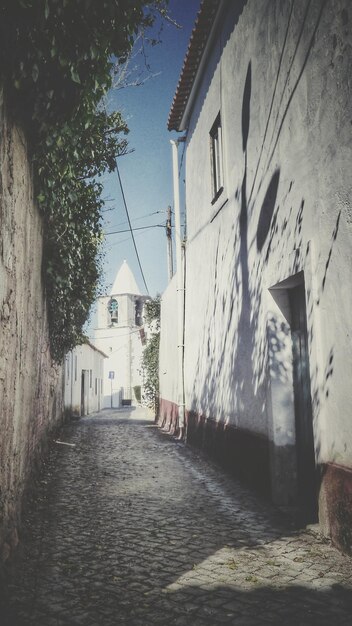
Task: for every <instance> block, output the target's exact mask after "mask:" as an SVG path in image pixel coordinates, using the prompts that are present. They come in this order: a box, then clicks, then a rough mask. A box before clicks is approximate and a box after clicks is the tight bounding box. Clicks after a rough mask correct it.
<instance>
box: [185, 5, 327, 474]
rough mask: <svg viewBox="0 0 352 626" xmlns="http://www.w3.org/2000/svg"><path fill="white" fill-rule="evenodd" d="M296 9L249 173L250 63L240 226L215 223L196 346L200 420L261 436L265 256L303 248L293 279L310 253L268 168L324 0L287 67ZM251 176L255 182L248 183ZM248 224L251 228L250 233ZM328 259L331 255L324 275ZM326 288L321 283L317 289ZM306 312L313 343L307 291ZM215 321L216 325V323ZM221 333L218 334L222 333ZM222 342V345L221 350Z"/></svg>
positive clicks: (277, 175)
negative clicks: (209, 284) (207, 294)
mask: <svg viewBox="0 0 352 626" xmlns="http://www.w3.org/2000/svg"><path fill="white" fill-rule="evenodd" d="M294 5H295V0H292V3H291V5H290V12H289V16H288V21H287V26H286V31H285V37H284V42H283V46H282V50H281V54H280V59H279V66H278V71H277V76H276V80H275V83H274V86H273V92H272V97H271V100H270V104H269V112H268V118H267V121H266V125H265V129H264V135H263V139H262V142H261V146H260V149H259V154H258V157H257V161H256V163H255V167H254V168H249V167H248V158H249V157H248V144H249V142H250V125H251V99H252V64H251V61H249V64H248V67H247V73H246V78H245V82H244V90H243V97H242V113H241V120H242V150H243V162H244V173H243V179H242V183H241V185H240V186H239V188H238V189H237V191H236V193H235V198H236V199H237V201H238V203H239V218H238V223H237V224H236V223H234V224H233V227H232V230H231V232H226V233H225V234H224V233H222V232H221V225H219V229H218V235H217V242H216V244H215V248H216V254H215V259H214V261H215V268H214V290H215V293H214V298H211V301H212V303H213V304H210V299H209V300H208V305H207V310H206V311H205V316H204V318H205V320H206V324H205V325H204V326H203V327H202V339H201V342H202V346H203V347H205V346H206V351H205V350H204V353H202V349H201V350H200V352H199V355H198V362H197V368H196V379H197V380H198V379H200V380H201V381H202V387H201V397H200V406H201V407H202V410H203V411H204V413H205V414H207V415H208V416H210V417H211V416H213V417H216V418H217V419H220V420H226V419H227V415H226V410H224V409H222V408H221V407H224V406H225V407H231V409H230V410H231V412H232V420H231V421H232V424H233V425H235V426H236V425H237V426H240V425H242V426H243V425H244V424H246V425H250V424H251V423H252V422H253V418H254V417H256V416H257V417H258V418H259V420H260V419H262V420H263V429H262V430H263V431H265V424H266V422H267V394H268V389H267V384H268V377H267V376H266V370H267V367H268V352H269V350H270V346H268V344H267V340H266V339H267V338H266V331H265V329H264V328H263V316H262V315H261V310H262V306H263V303H262V297H263V296H262V294H263V287H262V284H261V282H262V273H263V268H264V266H265V265H267V264H268V262H269V258H270V256H271V255H272V253H273V252H274V251H275V250H277V249H278V248H280V250H279V255H280V253H281V254H284V253H285V248H284V243H283V242H284V241H293V249H294V250H302V252H301V253H300V254H301V257H300V258H298V256H297V258H296V259H295V260H294V261H293V264H292V268H291V269H292V274H294V273H295V272H298V271H299V268H300V266H302V263H303V264H304V257H305V256H308V254H309V252H310V251H309V248H308V247H307V249H306V250H303V233H302V225H303V216H304V211H305V201H304V198H302V201H301V203H300V205H299V207H294V206H293V205H291V207H290V208H289V210H286V212H283V214H282V216H281V212H280V206H279V204H278V197H279V192H280V199H281V200H280V203H283V202H284V203H285V208H288V207H289V206H290V202H292V201H290V193H291V190H292V189H293V187H294V184H295V181H294V180H291V181H290V182H289V184H287V183H286V182H285V181H283V180H281V169H280V166H279V165H276V166H275V167H274V168H273V159H274V155H275V153H276V148H277V145H278V141H279V138H280V135H281V133H282V130H283V128H284V125H285V121H286V119H287V115H288V112H289V109H290V106H291V103H292V100H293V97H294V94H295V93H296V91H297V88H298V85H299V83H300V81H301V79H302V76H303V74H304V70H305V68H306V65H307V62H308V59H309V57H310V54H311V51H312V48H313V45H314V41H315V37H316V33H317V30H318V27H319V24H320V21H321V18H322V14H323V11H324V8H325V6H326V0H323V1H322V2H321V3H320V4H319V5H316V4H314V3H313V2H312V0H308V1H307V3H306V5H305V10H304V13H303V16H302V21H301V24H300V25H299V28H298V35H297V41H296V42H295V47H294V52H293V55H290V56H289V57H288V61H287V62H286V63H285V62H284V60H285V55H286V56H288V54H289V53H288V51H287V41H288V38H289V31H290V27H291V21H292V16H293V14H294ZM308 18H309V24H312V27H311V29H310V31H309V37H308V38H305V36H304V33H305V30H306V29H305V27H306V24H307V21H308ZM297 59H301V62H300V65H299V68H298V70H297V71H296V73H295V75H293V67H294V63H295V62H297ZM284 67H285V68H288V69H287V75H286V77H285V78H284V81H283V88H282V92H281V93H279V85H280V81H279V77H280V75H281V74H282V72H283V69H284ZM291 74H292V75H291ZM281 84H282V81H281ZM274 103H278V107H277V110H276V112H274V109H275V107H274ZM252 172H253V174H252ZM251 174H252V176H251ZM250 178H252V179H251V180H249V179H250ZM286 185H287V187H286ZM259 203H260V204H259ZM295 211H296V218H293V215H294V212H295ZM255 215H258V218H257V227H256V229H255V235H254V237H253V235H252V230H253V226H252V225H253V217H254V216H255ZM250 223H251V228H249V224H250ZM338 225H339V224H338V222H337V224H336V228H335V231H336V233H335V237H334V241H333V243H334V242H335V241H336V235H337V231H338ZM335 231H334V232H335ZM231 246H232V251H233V252H232V258H233V263H232V266H231V269H230V271H229V273H228V276H227V277H225V280H222V281H219V280H218V279H217V277H218V276H219V275H221V274H222V272H223V270H222V265H223V263H224V259H225V256H226V255H227V254H228V250H229V249H230V248H231ZM252 249H253V252H254V251H255V255H254V254H253V257H254V256H255V258H256V259H258V258H259V260H256V261H255V263H254V264H253V263H252V264H250V261H249V260H250V255H251V252H252ZM258 253H259V254H258ZM330 258H331V253H330V255H329V259H328V263H327V269H328V267H329V262H330ZM223 285H224V286H223ZM324 286H325V282H324V284H323V286H322V288H324ZM307 314H308V331H309V333H310V341H311V340H312V337H313V330H314V329H313V294H312V293H310V292H308V293H307ZM214 320H217V323H215V321H214ZM216 325H217V327H216ZM219 328H221V333H219ZM219 336H220V339H219ZM220 343H221V345H219V344H220ZM229 355H231V357H230V356H229ZM204 358H206V368H205V367H204ZM230 358H231V363H230V366H229V359H230ZM279 361H280V351H279V350H278V351H277V352H276V354H275V363H276V367H277V368H278V370H279V371H281V372H282V374H283V375H284V374H285V372H284V369H285V363H284V361H283V362H282V363H280V362H279ZM204 370H205V371H204ZM221 376H223V377H225V379H226V384H222V387H221V388H219V377H221ZM317 381H318V375H317V377H316V381H314V377H313V381H312V394H313V393H315V396H319V398H320V396H321V393H322V390H321V389H320V388H319V389H315V387H316V386H318V385H319V383H318V382H317ZM214 398H215V399H216V400H214ZM219 407H220V409H219ZM258 411H259V413H258ZM227 414H228V410H227ZM261 416H262V417H261ZM256 424H257V425H258V420H256ZM254 462H255V461H254Z"/></svg>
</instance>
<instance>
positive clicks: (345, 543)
mask: <svg viewBox="0 0 352 626" xmlns="http://www.w3.org/2000/svg"><path fill="white" fill-rule="evenodd" d="M319 521H320V524H321V526H322V530H323V532H324V534H329V535H330V537H331V539H332V541H333V543H334V544H335V545H336V546H337V547H338V548H339V549H340V550H342V552H345V553H347V554H352V469H351V468H347V467H343V466H340V465H335V464H332V463H331V464H330V463H328V464H326V465H324V466H323V468H322V479H321V488H320V497H319Z"/></svg>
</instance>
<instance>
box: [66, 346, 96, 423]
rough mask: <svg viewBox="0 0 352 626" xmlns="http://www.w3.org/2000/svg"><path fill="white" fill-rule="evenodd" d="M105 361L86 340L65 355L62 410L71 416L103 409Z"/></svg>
mask: <svg viewBox="0 0 352 626" xmlns="http://www.w3.org/2000/svg"><path fill="white" fill-rule="evenodd" d="M105 360H106V358H105V357H104V355H103V354H102V353H101V352H100V351H99V350H97V349H96V348H94V346H92V345H91V344H89V343H84V344H82V345H80V346H76V347H75V348H74V349H73V350H72V351H71V352H69V353H68V354H67V355H66V357H65V363H64V366H65V373H64V401H65V409H66V410H67V411H68V412H69V413H71V414H72V415H77V416H79V415H89V414H90V413H95V412H97V411H100V410H101V409H102V408H103V376H104V361H105ZM82 376H84V382H83V397H82ZM82 399H83V406H82ZM82 409H83V410H82Z"/></svg>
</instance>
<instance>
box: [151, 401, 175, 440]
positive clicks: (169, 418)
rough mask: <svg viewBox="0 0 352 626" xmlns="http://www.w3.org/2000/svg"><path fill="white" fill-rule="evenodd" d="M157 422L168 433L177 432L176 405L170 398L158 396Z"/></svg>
mask: <svg viewBox="0 0 352 626" xmlns="http://www.w3.org/2000/svg"><path fill="white" fill-rule="evenodd" d="M156 421H157V424H158V426H160V428H163V429H165V430H168V431H169V432H170V433H172V434H174V435H177V434H178V406H177V404H175V402H172V401H171V400H164V399H163V398H160V403H159V414H158V417H157V420H156Z"/></svg>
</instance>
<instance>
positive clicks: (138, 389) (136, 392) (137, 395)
mask: <svg viewBox="0 0 352 626" xmlns="http://www.w3.org/2000/svg"><path fill="white" fill-rule="evenodd" d="M133 391H134V396H135V398H136V400H137V402H138V404H140V403H141V386H140V385H135V386H134V387H133Z"/></svg>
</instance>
